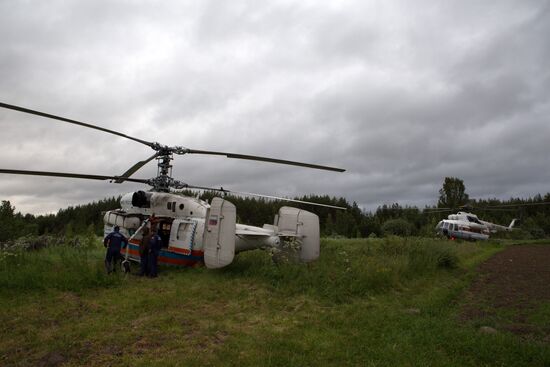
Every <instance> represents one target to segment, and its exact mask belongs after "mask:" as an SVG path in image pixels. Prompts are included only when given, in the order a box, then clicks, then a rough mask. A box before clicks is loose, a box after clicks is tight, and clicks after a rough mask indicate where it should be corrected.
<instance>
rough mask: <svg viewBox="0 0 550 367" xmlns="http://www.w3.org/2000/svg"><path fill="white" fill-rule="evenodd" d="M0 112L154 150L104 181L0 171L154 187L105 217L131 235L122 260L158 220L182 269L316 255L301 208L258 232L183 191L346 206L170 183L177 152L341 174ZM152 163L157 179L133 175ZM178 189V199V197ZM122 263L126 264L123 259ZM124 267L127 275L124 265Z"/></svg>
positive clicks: (313, 228) (170, 257) (167, 255)
mask: <svg viewBox="0 0 550 367" xmlns="http://www.w3.org/2000/svg"><path fill="white" fill-rule="evenodd" d="M0 107H3V108H7V109H11V110H15V111H19V112H24V113H29V114H33V115H38V116H42V117H47V118H50V119H54V120H58V121H63V122H67V123H71V124H75V125H79V126H84V127H87V128H91V129H96V130H100V131H103V132H106V133H110V134H114V135H117V136H120V137H124V138H127V139H130V140H134V141H136V142H139V143H141V144H145V145H147V146H149V147H151V148H152V149H153V150H155V153H154V154H153V155H152V156H151V157H149V158H147V159H145V160H143V161H140V162H138V163H136V164H134V165H133V166H132V167H131V168H130V169H128V170H127V171H126V172H124V173H123V174H122V175H120V176H102V175H89V174H79V173H67V172H46V171H28V170H14V169H0V173H5V174H20V175H34V176H53V177H67V178H80V179H90V180H110V181H111V182H114V183H118V184H120V183H122V182H124V181H129V182H138V183H143V184H146V185H149V186H151V187H152V188H151V190H150V191H141V190H140V191H136V192H131V193H127V194H125V195H123V196H122V198H121V208H120V209H114V210H110V211H108V212H107V213H105V215H104V231H105V234H107V233H108V232H110V231H112V229H113V227H114V226H119V227H120V231H121V233H123V234H124V235H126V236H127V237H128V238H129V244H128V246H127V247H126V250H123V251H125V253H124V252H123V254H125V256H126V260H128V259H130V260H134V261H139V252H138V247H139V243H140V240H141V238H142V234H141V233H142V229H143V228H145V226H150V222H155V226H156V228H157V229H158V231H159V235H160V237H161V239H162V244H163V248H162V250H161V252H160V256H159V263H161V264H169V265H180V266H200V265H205V266H206V267H208V268H211V269H214V268H221V267H224V266H227V265H229V264H230V263H231V262H232V261H233V259H234V257H235V254H236V253H238V252H241V251H245V250H252V249H258V248H261V249H272V250H273V252H274V253H283V254H285V255H286V256H291V257H293V258H295V259H297V260H300V261H303V262H310V261H313V260H316V259H317V258H318V257H319V251H320V234H319V218H318V216H317V215H316V214H314V213H311V212H308V211H306V210H302V209H298V208H294V207H288V206H284V207H282V208H280V210H279V213H278V215H276V216H275V218H274V222H273V224H264V225H263V227H255V226H249V225H244V224H238V223H236V208H235V205H233V204H232V203H231V202H229V201H228V200H225V199H224V198H223V197H215V198H213V199H212V201H211V202H210V203H207V202H205V201H203V200H200V199H198V198H195V197H190V196H183V195H181V191H182V190H187V189H197V190H210V191H216V192H220V193H222V196H223V194H226V193H231V194H236V195H251V196H258V197H265V198H271V199H279V200H284V201H290V202H297V203H305V204H310V205H318V206H325V207H330V208H335V209H345V208H343V207H338V206H332V205H325V204H318V203H312V202H306V201H302V200H293V199H287V198H280V197H275V196H267V195H260V194H252V193H244V192H236V191H229V190H225V189H223V188H220V189H216V188H209V187H202V186H194V185H189V184H187V183H184V182H181V181H178V180H175V179H173V178H172V165H171V164H170V161H171V160H172V159H173V155H174V154H178V155H183V154H208V155H220V156H226V157H228V158H236V159H247V160H255V161H263V162H271V163H279V164H287V165H294V166H300V167H307V168H315V169H322V170H328V171H335V172H344V171H345V170H344V169H341V168H335V167H328V166H321V165H317V164H309V163H302V162H294V161H287V160H281V159H275V158H269V157H260V156H252V155H243V154H236V153H227V152H216V151H206V150H196V149H189V148H185V147H181V146H174V147H170V146H166V145H161V144H159V143H156V142H149V141H146V140H142V139H138V138H135V137H131V136H128V135H125V134H122V133H120V132H117V131H113V130H109V129H105V128H102V127H99V126H96V125H92V124H88V123H84V122H79V121H76V120H71V119H67V118H64V117H60V116H56V115H51V114H48V113H44V112H39V111H35V110H31V109H28V108H24V107H20V106H15V105H10V104H6V103H2V102H0ZM153 159H156V160H157V162H158V171H157V176H156V177H154V178H151V179H137V178H132V177H130V176H131V175H133V174H134V173H135V172H136V171H137V170H139V169H140V168H141V167H143V166H144V165H145V164H147V163H148V162H150V161H152V160H153ZM178 191H179V192H180V194H178ZM125 264H128V262H127V261H126V262H125ZM125 270H127V271H129V267H126V268H125Z"/></svg>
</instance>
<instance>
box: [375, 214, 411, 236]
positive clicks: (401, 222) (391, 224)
mask: <svg viewBox="0 0 550 367" xmlns="http://www.w3.org/2000/svg"><path fill="white" fill-rule="evenodd" d="M412 232H413V225H412V224H411V223H409V222H407V221H406V220H405V219H402V218H398V219H390V220H388V221H386V222H384V224H382V233H384V235H386V236H388V235H395V236H410V235H411V234H412Z"/></svg>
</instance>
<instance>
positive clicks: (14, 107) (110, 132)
mask: <svg viewBox="0 0 550 367" xmlns="http://www.w3.org/2000/svg"><path fill="white" fill-rule="evenodd" d="M0 107H3V108H7V109H10V110H14V111H19V112H24V113H30V114H32V115H37V116H42V117H47V118H50V119H54V120H59V121H63V122H68V123H70V124H75V125H79V126H84V127H88V128H90V129H95V130H99V131H103V132H106V133H109V134H114V135H118V136H122V137H123V138H126V139H130V140H133V141H137V142H138V143H141V144H145V145H147V146H149V147H152V146H153V143H152V142H149V141H146V140H141V139H138V138H134V137H132V136H128V135H126V134H123V133H119V132H118V131H114V130H109V129H106V128H104V127H99V126H96V125H92V124H87V123H85V122H80V121H76V120H71V119H68V118H65V117H61V116H56V115H52V114H49V113H45V112H40V111H35V110H31V109H28V108H25V107H20V106H15V105H11V104H7V103H3V102H0Z"/></svg>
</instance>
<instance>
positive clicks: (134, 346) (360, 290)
mask: <svg viewBox="0 0 550 367" xmlns="http://www.w3.org/2000/svg"><path fill="white" fill-rule="evenodd" d="M503 246H505V244H503V243H497V242H489V243H466V242H450V241H440V240H433V239H414V238H409V239H401V238H383V239H368V240H365V239H362V240H345V239H344V240H340V239H338V240H323V241H322V249H321V258H320V259H319V260H318V261H317V262H315V263H313V264H309V265H303V264H280V265H274V264H273V263H272V262H271V259H270V257H269V256H268V254H266V253H264V252H261V251H253V252H249V253H244V254H240V255H238V256H237V258H236V261H235V262H234V263H233V264H232V265H230V266H229V267H227V268H225V269H220V270H217V271H211V270H207V269H204V268H200V269H176V268H164V269H161V270H162V273H161V275H160V277H159V278H157V279H142V278H139V277H136V276H133V275H123V274H120V273H119V274H116V275H114V276H113V275H111V276H107V275H105V274H104V273H103V249H102V248H100V247H99V245H98V246H97V247H93V246H92V247H91V248H90V247H89V248H85V249H76V248H69V247H63V246H61V247H55V248H48V249H43V250H40V251H34V252H14V253H4V254H3V255H2V257H0V307H1V309H2V312H1V313H0V365H2V366H30V365H38V366H40V365H42V366H57V365H63V366H80V365H85V366H105V365H113V366H151V365H152V366H171V365H174V366H176V365H181V366H205V365H206V366H209V365H211V366H225V365H227V366H311V365H315V366H346V365H351V366H396V365H399V366H484V365H487V366H550V346H549V345H548V344H544V343H540V342H537V341H533V340H525V339H521V338H519V337H517V336H515V335H513V334H510V333H506V332H497V333H496V334H484V333H481V332H480V331H479V325H474V324H469V323H463V322H461V321H459V320H460V319H459V317H458V314H459V310H460V305H461V302H462V297H461V295H462V294H463V292H464V290H465V288H466V287H467V286H468V284H469V283H470V282H471V280H472V279H473V277H474V276H475V267H476V265H477V264H479V263H480V262H481V261H483V260H484V259H487V258H488V257H490V256H491V255H493V254H495V253H496V252H498V251H500V250H501V249H502V248H503ZM547 311H548V310H547V309H542V311H541V315H542V316H541V315H534V316H533V317H535V318H537V317H538V318H540V319H544V320H545V319H546V313H547Z"/></svg>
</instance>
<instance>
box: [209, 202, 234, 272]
mask: <svg viewBox="0 0 550 367" xmlns="http://www.w3.org/2000/svg"><path fill="white" fill-rule="evenodd" d="M236 222H237V209H236V208H235V205H233V204H232V203H230V202H229V201H227V200H224V199H222V198H214V199H212V203H211V204H210V210H209V212H208V215H207V216H206V228H205V230H204V264H205V265H206V267H207V268H209V269H217V268H223V267H224V266H226V265H229V264H231V262H232V261H233V258H234V257H235V228H236Z"/></svg>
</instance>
